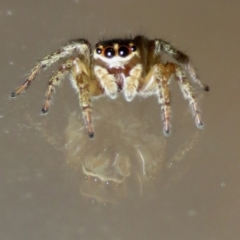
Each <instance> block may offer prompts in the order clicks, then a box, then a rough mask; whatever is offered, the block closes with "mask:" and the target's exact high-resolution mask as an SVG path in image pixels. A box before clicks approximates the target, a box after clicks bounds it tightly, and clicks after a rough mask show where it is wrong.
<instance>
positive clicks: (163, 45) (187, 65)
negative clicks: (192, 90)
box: [153, 39, 209, 91]
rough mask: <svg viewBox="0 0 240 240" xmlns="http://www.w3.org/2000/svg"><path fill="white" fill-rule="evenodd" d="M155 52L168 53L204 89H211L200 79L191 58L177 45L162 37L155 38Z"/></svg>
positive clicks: (156, 53) (158, 54)
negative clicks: (176, 46)
mask: <svg viewBox="0 0 240 240" xmlns="http://www.w3.org/2000/svg"><path fill="white" fill-rule="evenodd" d="M153 42H154V48H155V49H154V50H155V51H154V54H155V55H156V56H160V55H161V54H162V53H165V54H167V55H168V56H170V57H172V58H173V59H175V60H176V61H177V62H178V64H180V65H181V66H182V67H183V68H184V69H185V70H186V72H188V74H189V76H190V78H191V79H192V80H193V81H194V82H195V83H197V84H198V85H199V86H200V87H201V88H202V89H204V90H205V91H209V87H208V86H207V85H203V84H202V82H201V81H200V79H199V77H198V75H197V73H196V71H195V69H194V67H193V65H192V63H191V61H190V58H189V57H188V56H187V55H186V54H185V53H183V52H181V51H179V50H178V49H176V48H175V47H173V46H172V45H171V44H169V43H168V42H166V41H164V40H162V39H155V40H154V41H153Z"/></svg>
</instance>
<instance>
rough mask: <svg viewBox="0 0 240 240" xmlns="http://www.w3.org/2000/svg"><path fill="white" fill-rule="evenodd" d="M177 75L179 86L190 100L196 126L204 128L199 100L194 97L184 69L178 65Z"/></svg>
mask: <svg viewBox="0 0 240 240" xmlns="http://www.w3.org/2000/svg"><path fill="white" fill-rule="evenodd" d="M175 75H176V78H177V80H178V83H179V86H180V88H181V90H182V93H183V96H184V98H185V99H186V100H188V102H189V105H190V107H191V110H192V114H193V117H194V120H195V123H196V126H197V127H198V128H203V121H202V118H201V113H200V110H199V107H198V104H197V101H196V99H195V97H194V94H193V90H192V87H191V85H190V84H189V82H188V80H187V77H186V75H185V73H184V71H183V70H182V69H181V68H180V67H178V66H177V67H176V72H175Z"/></svg>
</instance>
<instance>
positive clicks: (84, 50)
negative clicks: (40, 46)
mask: <svg viewBox="0 0 240 240" xmlns="http://www.w3.org/2000/svg"><path fill="white" fill-rule="evenodd" d="M74 52H76V53H78V54H79V55H85V56H86V55H90V49H89V43H88V42H87V41H86V40H83V39H80V40H77V41H74V42H71V43H69V44H67V45H66V46H64V47H62V48H61V49H60V50H58V51H56V52H54V53H52V54H50V55H47V56H45V57H44V58H42V59H41V60H39V61H38V63H37V64H36V66H35V67H34V68H33V69H32V70H31V71H30V73H29V75H28V77H27V79H26V80H25V81H24V82H23V84H22V85H20V86H19V87H18V88H16V89H15V90H14V91H13V92H11V97H16V96H17V95H19V94H21V93H22V92H23V91H24V90H26V89H27V88H28V87H29V85H30V84H31V83H32V81H33V80H34V79H35V77H36V76H37V74H38V73H39V72H40V70H41V69H46V68H48V67H50V66H51V65H52V64H53V63H55V62H57V61H59V60H60V59H61V58H66V57H69V56H71V55H72V54H73V53H74Z"/></svg>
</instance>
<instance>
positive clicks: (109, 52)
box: [104, 47, 115, 58]
mask: <svg viewBox="0 0 240 240" xmlns="http://www.w3.org/2000/svg"><path fill="white" fill-rule="evenodd" d="M104 55H105V57H107V58H113V57H114V56H115V50H114V49H113V48H111V47H108V48H106V49H105V51H104Z"/></svg>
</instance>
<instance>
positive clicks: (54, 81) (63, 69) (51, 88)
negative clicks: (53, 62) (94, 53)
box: [42, 59, 73, 113]
mask: <svg viewBox="0 0 240 240" xmlns="http://www.w3.org/2000/svg"><path fill="white" fill-rule="evenodd" d="M72 65H73V59H68V60H67V61H66V62H65V63H64V64H62V65H61V66H60V68H59V70H58V71H57V73H56V74H55V75H53V76H52V77H51V79H50V80H49V82H48V88H47V91H46V94H45V102H44V104H43V107H42V113H47V112H48V110H49V106H50V104H51V99H52V94H53V93H54V92H55V87H56V86H58V85H59V84H60V83H61V80H62V79H63V78H64V77H65V76H66V74H67V73H68V72H69V70H70V69H71V68H72Z"/></svg>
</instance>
